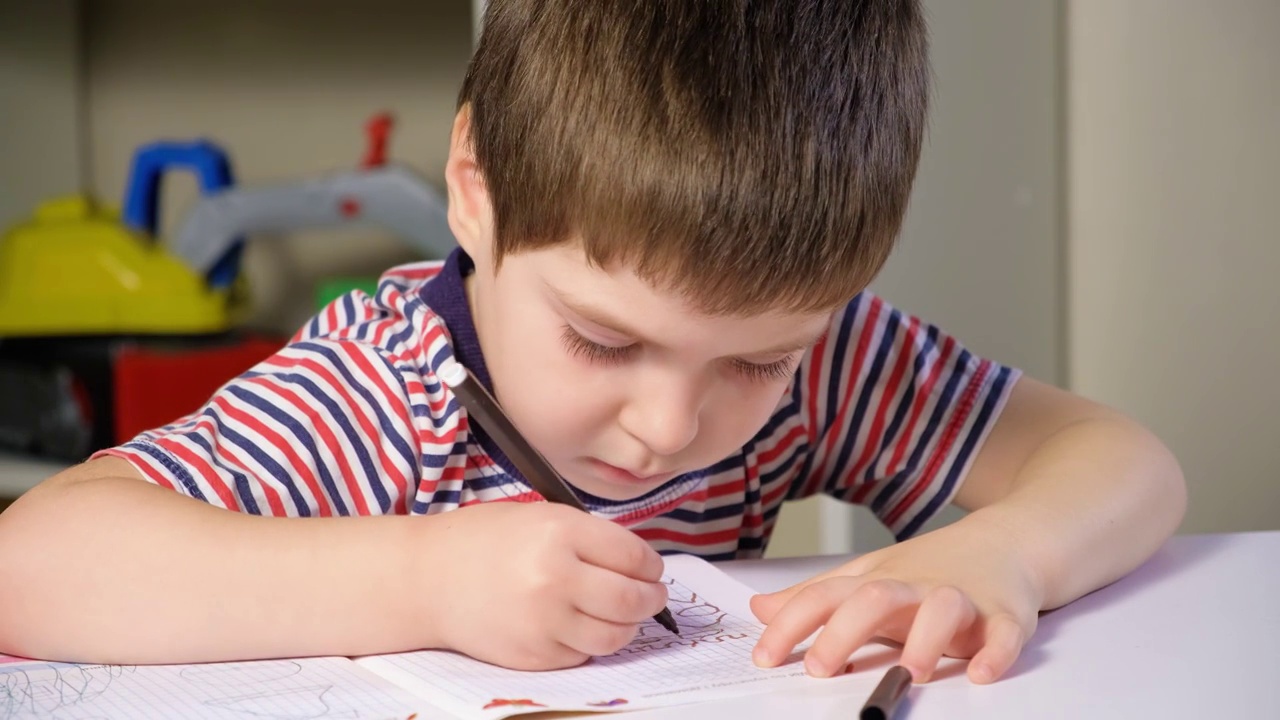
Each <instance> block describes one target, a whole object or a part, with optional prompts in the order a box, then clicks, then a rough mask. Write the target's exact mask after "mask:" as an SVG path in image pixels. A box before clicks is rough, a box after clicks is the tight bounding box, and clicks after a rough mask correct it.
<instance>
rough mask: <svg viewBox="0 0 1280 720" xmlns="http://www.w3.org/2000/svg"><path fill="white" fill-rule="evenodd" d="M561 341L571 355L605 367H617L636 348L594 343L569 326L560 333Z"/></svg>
mask: <svg viewBox="0 0 1280 720" xmlns="http://www.w3.org/2000/svg"><path fill="white" fill-rule="evenodd" d="M560 341H561V342H563V343H564V346H565V348H566V349H567V350H568V351H569V353H570V354H571V355H576V356H578V357H582V358H586V359H587V360H590V361H592V362H598V363H601V364H603V365H616V364H618V363H620V362H622V361H623V360H626V359H627V356H628V355H630V354H631V351H632V350H633V349H634V348H635V346H634V345H623V346H620V347H619V346H614V345H601V344H600V343H598V342H592V341H590V340H588V339H586V338H584V337H582V336H581V335H579V334H578V331H576V330H574V329H573V328H572V327H570V326H568V325H565V326H564V330H563V331H562V332H561V333H560Z"/></svg>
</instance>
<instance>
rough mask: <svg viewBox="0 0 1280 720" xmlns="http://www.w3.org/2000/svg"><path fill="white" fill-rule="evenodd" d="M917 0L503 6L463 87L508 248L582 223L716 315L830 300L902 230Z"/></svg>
mask: <svg viewBox="0 0 1280 720" xmlns="http://www.w3.org/2000/svg"><path fill="white" fill-rule="evenodd" d="M928 93H929V67H928V59H927V39H926V31H925V23H924V19H923V16H922V12H921V9H920V6H919V2H918V0H791V1H784V0H774V1H772V2H767V1H766V2H760V1H758V0H756V1H748V0H489V3H488V9H487V11H486V12H485V17H484V24H483V29H482V31H481V35H480V42H479V45H478V47H477V48H476V52H475V56H474V57H473V59H472V61H471V64H470V67H469V68H468V71H467V76H466V80H465V81H464V83H463V86H462V91H461V93H460V96H459V107H460V108H461V107H464V106H469V108H470V113H471V144H472V150H473V151H474V153H475V158H476V161H477V164H478V166H479V168H480V171H481V174H482V177H483V178H484V182H485V184H486V188H487V190H488V192H489V195H490V198H491V200H492V202H493V207H494V214H495V224H496V229H495V232H496V244H497V246H496V248H495V257H497V258H498V261H499V262H500V261H501V258H502V257H503V256H504V255H506V254H508V253H514V252H519V251H521V250H527V249H533V248H538V247H546V246H549V245H553V244H557V243H560V242H564V241H566V240H568V239H570V238H572V237H574V236H580V237H581V239H582V242H583V244H584V249H585V251H586V254H587V256H588V258H589V259H590V260H591V261H592V262H594V263H597V264H599V265H601V266H608V265H609V264H610V263H613V262H624V263H628V264H629V265H630V267H632V268H633V269H634V270H635V271H636V272H637V273H638V274H639V275H640V276H641V277H643V278H645V279H646V280H648V281H650V282H653V283H655V285H657V286H659V287H663V288H666V289H670V290H673V291H676V292H679V293H681V294H682V295H683V296H684V297H685V298H686V300H687V301H689V302H691V303H692V304H693V305H694V307H696V308H698V309H700V310H702V311H705V312H709V313H713V314H753V313H755V312H763V311H765V310H770V309H776V310H790V311H795V312H807V311H817V310H824V309H831V308H834V307H836V306H838V305H840V304H841V303H843V302H845V301H847V300H848V299H850V298H851V297H852V296H853V295H854V294H856V293H857V292H859V291H860V290H862V289H863V288H864V287H865V286H866V285H867V284H868V283H869V282H870V281H871V279H872V278H873V277H874V275H875V274H876V273H877V272H878V271H879V269H880V267H881V265H883V263H884V261H885V259H886V258H887V257H888V255H889V251H890V250H891V249H892V247H893V243H894V239H895V238H896V237H897V235H898V232H899V230H900V228H901V225H902V217H903V215H904V213H905V212H906V207H907V200H908V197H909V196H910V190H911V184H912V180H913V179H914V176H915V171H916V165H917V162H918V159H919V155H920V145H921V140H922V137H923V134H924V127H925V114H926V107H927V104H928Z"/></svg>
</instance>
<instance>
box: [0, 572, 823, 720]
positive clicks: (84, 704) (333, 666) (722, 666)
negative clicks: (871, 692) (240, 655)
mask: <svg viewBox="0 0 1280 720" xmlns="http://www.w3.org/2000/svg"><path fill="white" fill-rule="evenodd" d="M666 566H667V570H666V575H665V576H664V580H665V581H666V582H667V583H668V585H669V598H670V600H669V607H670V608H671V611H672V613H673V614H674V615H675V618H676V622H677V623H678V624H679V625H680V632H681V635H682V637H680V638H676V637H674V636H672V635H671V634H670V633H668V632H666V631H664V630H663V629H662V628H661V627H659V626H658V624H657V623H656V622H652V621H650V622H649V623H647V624H645V625H643V626H642V627H641V631H640V633H639V635H638V636H637V637H636V639H635V640H634V641H632V643H631V644H630V645H628V646H627V647H625V648H623V649H622V650H620V651H619V652H617V653H615V654H614V655H610V656H607V657H598V658H593V659H592V660H591V661H589V662H588V663H586V664H585V665H582V666H580V667H575V668H570V669H567V670H557V671H551V672H538V673H530V672H519V671H514V670H506V669H503V668H498V667H495V666H492V665H488V664H485V663H482V662H479V661H476V660H472V659H470V658H467V657H464V656H462V655H458V654H454V653H448V652H441V651H423V652H411V653H402V654H396V655H374V656H368V657H362V658H356V659H348V658H307V659H299V660H269V661H256V662H238V663H213V664H206V665H163V666H137V667H135V666H120V665H71V664H62V663H46V662H33V661H20V660H16V659H15V660H10V661H8V662H5V658H4V656H0V720H19V719H22V720H25V719H26V718H47V717H56V718H59V719H60V720H76V719H86V720H87V719H90V718H93V719H97V718H117V717H118V718H151V717H157V718H158V717H163V718H179V717H180V718H220V719H221V718H238V719H241V720H247V719H249V718H255V719H262V718H271V719H276V718H279V719H281V720H285V719H294V718H298V719H301V718H400V719H401V720H403V719H404V718H409V717H413V716H415V715H417V716H418V717H419V718H427V717H440V716H441V715H445V716H455V717H457V718H501V717H507V716H510V715H516V714H521V713H528V712H546V711H551V710H565V711H600V712H616V711H622V710H628V709H639V708H649V707H659V706H664V705H676V704H681V703H692V702H701V701H706V700H712V699H715V698H717V697H725V696H732V695H744V694H748V693H755V692H764V691H768V690H775V689H778V688H781V687H786V686H795V685H803V684H807V683H814V682H830V681H819V680H814V679H812V678H808V677H806V676H805V675H804V671H803V669H802V667H801V664H800V663H799V662H798V656H793V661H791V662H788V663H786V664H784V665H783V666H781V667H778V668H772V669H768V670H764V669H760V668H757V667H755V666H754V665H753V664H752V663H751V649H752V648H753V647H754V646H755V642H756V639H757V638H759V637H760V633H761V631H762V630H763V628H762V627H761V626H760V625H759V624H758V623H756V621H755V619H754V616H753V615H752V614H751V612H750V610H749V608H748V606H747V601H748V599H749V598H750V597H751V595H752V590H750V589H749V588H747V587H746V586H745V585H742V584H741V583H739V582H737V581H736V580H733V579H732V578H730V577H728V576H727V575H725V574H724V573H723V572H721V571H720V570H719V569H717V568H715V567H714V566H712V565H710V564H709V563H706V562H704V561H702V560H700V559H697V558H694V557H691V556H674V557H668V558H666Z"/></svg>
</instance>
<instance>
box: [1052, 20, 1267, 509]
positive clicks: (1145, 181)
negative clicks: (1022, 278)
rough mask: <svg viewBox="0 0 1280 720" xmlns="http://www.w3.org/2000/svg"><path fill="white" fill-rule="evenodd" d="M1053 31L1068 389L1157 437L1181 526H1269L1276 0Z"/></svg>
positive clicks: (1077, 22) (1074, 22) (1075, 23)
mask: <svg viewBox="0 0 1280 720" xmlns="http://www.w3.org/2000/svg"><path fill="white" fill-rule="evenodd" d="M1067 25H1068V38H1069V40H1068V53H1069V56H1070V58H1071V60H1070V68H1069V73H1068V76H1069V81H1068V83H1069V84H1068V107H1069V108H1070V114H1069V119H1068V124H1067V127H1068V133H1069V135H1068V138H1069V142H1068V147H1069V161H1068V166H1069V193H1068V194H1069V209H1070V216H1069V223H1068V225H1069V243H1068V247H1069V272H1070V288H1069V289H1070V298H1071V301H1070V308H1069V315H1070V320H1069V330H1070V338H1071V342H1070V358H1069V363H1068V365H1069V368H1070V370H1069V374H1070V381H1071V384H1072V386H1073V387H1075V388H1076V389H1078V390H1079V391H1081V392H1083V393H1084V394H1086V395H1089V396H1092V397H1095V398H1098V399H1100V400H1103V401H1106V402H1108V403H1112V404H1114V405H1117V406H1119V407H1120V408H1122V409H1124V410H1126V411H1128V412H1130V413H1131V414H1133V415H1134V416H1136V417H1137V418H1139V419H1140V420H1141V421H1143V422H1144V423H1146V424H1148V425H1149V426H1150V427H1152V428H1153V429H1154V430H1155V431H1156V432H1157V433H1158V434H1159V435H1161V436H1162V437H1163V438H1165V440H1166V441H1167V442H1169V443H1170V445H1171V446H1172V448H1173V450H1174V452H1175V453H1176V454H1177V455H1178V457H1179V458H1180V459H1181V460H1182V463H1183V466H1184V469H1185V470H1186V473H1187V477H1188V482H1189V485H1190V489H1191V501H1190V510H1189V512H1188V516H1187V520H1186V522H1185V523H1184V525H1183V530H1184V531H1192V532H1202V531H1222V530H1246V529H1263V528H1267V529H1276V528H1280V380H1278V379H1277V371H1278V370H1280V299H1278V298H1280V291H1278V290H1277V286H1276V276H1277V273H1278V272H1280V211H1278V208H1280V3H1277V2H1275V0H1216V1H1215V2H1202V1H1201V0H1125V1H1124V2H1115V1H1114V0H1072V1H1071V2H1069V4H1068V13H1067Z"/></svg>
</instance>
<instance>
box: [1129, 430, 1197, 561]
mask: <svg viewBox="0 0 1280 720" xmlns="http://www.w3.org/2000/svg"><path fill="white" fill-rule="evenodd" d="M1135 425H1136V423H1135ZM1137 427H1138V430H1139V432H1140V433H1141V434H1142V436H1143V445H1144V446H1145V448H1146V455H1147V457H1149V458H1150V462H1149V468H1150V469H1149V471H1148V472H1147V473H1146V475H1147V477H1148V485H1149V487H1150V490H1149V491H1148V495H1149V497H1148V498H1147V501H1148V504H1149V506H1150V508H1151V510H1153V511H1154V512H1152V513H1151V514H1150V517H1151V518H1152V519H1153V520H1155V521H1157V522H1158V523H1159V525H1160V526H1161V527H1160V530H1161V535H1162V536H1163V537H1164V538H1167V537H1169V536H1170V535H1173V533H1175V532H1176V531H1177V529H1178V527H1179V526H1180V525H1181V524H1182V520H1183V518H1184V517H1186V514H1187V479H1186V476H1185V475H1184V474H1183V472H1182V465H1181V463H1179V462H1178V458H1177V456H1175V455H1174V454H1173V451H1172V450H1170V449H1169V447H1168V446H1167V445H1165V444H1164V442H1163V441H1162V440H1160V438H1158V437H1156V435H1155V433H1153V432H1151V431H1150V430H1148V429H1147V428H1145V427H1142V426H1137Z"/></svg>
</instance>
